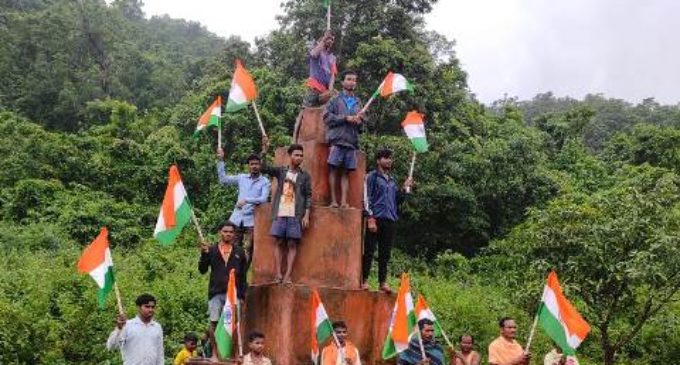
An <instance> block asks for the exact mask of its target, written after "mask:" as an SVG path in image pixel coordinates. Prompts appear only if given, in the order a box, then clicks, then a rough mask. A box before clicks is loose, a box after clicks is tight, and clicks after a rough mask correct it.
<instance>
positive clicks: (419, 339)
mask: <svg viewBox="0 0 680 365" xmlns="http://www.w3.org/2000/svg"><path fill="white" fill-rule="evenodd" d="M415 330H416V332H418V344H419V345H420V354H421V355H422V356H423V360H425V359H427V356H425V345H423V336H421V335H420V326H418V325H417V324H416V326H415Z"/></svg>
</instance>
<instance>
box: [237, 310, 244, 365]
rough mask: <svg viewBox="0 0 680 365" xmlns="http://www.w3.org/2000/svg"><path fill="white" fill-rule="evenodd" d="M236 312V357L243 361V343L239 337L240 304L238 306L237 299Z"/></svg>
mask: <svg viewBox="0 0 680 365" xmlns="http://www.w3.org/2000/svg"><path fill="white" fill-rule="evenodd" d="M236 312H238V313H237V314H236V315H237V316H238V317H237V321H236V336H238V356H239V357H240V358H241V359H243V341H242V337H241V304H239V300H238V298H237V299H236Z"/></svg>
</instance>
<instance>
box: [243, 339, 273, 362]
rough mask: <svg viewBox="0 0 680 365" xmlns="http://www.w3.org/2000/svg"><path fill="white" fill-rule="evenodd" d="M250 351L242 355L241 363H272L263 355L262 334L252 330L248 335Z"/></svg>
mask: <svg viewBox="0 0 680 365" xmlns="http://www.w3.org/2000/svg"><path fill="white" fill-rule="evenodd" d="M248 349H250V352H249V353H248V354H247V355H246V356H244V357H243V365H272V361H271V360H269V359H268V358H267V357H265V356H264V354H263V351H264V334H262V333H260V332H257V331H253V332H251V333H250V335H248Z"/></svg>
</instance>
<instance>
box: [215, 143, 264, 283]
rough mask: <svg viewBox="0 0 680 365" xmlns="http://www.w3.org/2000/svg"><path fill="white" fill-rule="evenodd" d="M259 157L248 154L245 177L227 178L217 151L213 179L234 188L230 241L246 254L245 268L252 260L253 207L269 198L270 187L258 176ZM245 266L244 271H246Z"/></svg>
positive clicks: (222, 160)
mask: <svg viewBox="0 0 680 365" xmlns="http://www.w3.org/2000/svg"><path fill="white" fill-rule="evenodd" d="M261 161H262V160H261V158H260V156H258V155H257V154H252V155H250V156H249V157H248V159H247V161H246V162H247V164H248V172H249V173H248V174H236V175H227V173H226V171H225V168H224V150H223V149H222V148H221V147H219V148H218V149H217V177H218V179H219V182H220V184H222V185H236V186H237V187H238V198H237V201H236V206H235V207H234V210H233V211H232V213H231V216H230V217H229V221H230V222H232V223H234V224H235V225H236V227H237V230H236V238H235V240H234V242H235V243H236V244H240V245H242V246H243V248H244V249H245V251H246V255H247V258H248V265H250V262H251V261H252V260H253V247H254V245H255V242H254V240H253V238H254V237H253V227H254V226H255V207H256V206H258V205H260V204H262V203H266V202H267V199H268V198H269V190H270V189H271V184H270V183H269V180H268V179H267V178H266V177H264V176H262V174H260V168H261ZM247 269H248V268H247V267H246V271H247Z"/></svg>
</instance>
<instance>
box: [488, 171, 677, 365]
mask: <svg viewBox="0 0 680 365" xmlns="http://www.w3.org/2000/svg"><path fill="white" fill-rule="evenodd" d="M678 228H680V178H679V177H678V175H676V174H675V173H672V172H670V171H668V170H665V169H659V168H653V167H649V166H641V167H637V168H633V167H626V168H623V169H622V170H621V171H619V172H618V174H617V184H616V185H615V186H613V187H610V188H605V189H602V190H600V191H598V192H597V193H594V194H582V193H571V194H566V195H564V196H562V197H559V198H557V199H555V200H554V201H552V202H550V203H549V204H548V206H547V207H546V209H544V210H539V209H532V210H531V213H530V214H529V216H528V218H527V220H526V221H525V222H524V223H522V224H520V225H519V226H517V227H516V228H515V229H514V230H513V231H512V232H511V233H510V235H509V236H508V237H507V238H505V239H503V240H499V241H497V242H494V243H493V244H492V245H491V251H490V252H491V257H490V259H491V260H490V261H489V262H488V264H489V265H491V266H490V267H493V268H494V270H496V271H497V272H502V273H503V274H502V275H495V276H494V278H495V279H496V280H500V281H501V282H504V283H507V284H508V285H510V286H511V287H513V288H517V289H520V290H517V291H516V293H517V295H519V297H520V298H522V300H523V301H524V303H525V304H524V305H525V307H526V308H527V309H528V310H530V311H533V310H535V308H536V307H537V300H538V299H539V298H540V289H541V283H542V279H543V278H544V277H545V274H546V272H547V270H549V269H551V268H553V269H555V270H557V272H558V273H559V275H560V277H561V278H562V281H563V283H564V286H565V289H566V293H567V296H568V297H570V298H571V299H572V300H573V301H575V302H576V303H577V304H578V307H579V308H580V310H581V312H582V313H583V314H584V316H585V318H586V320H587V321H589V322H590V323H591V325H592V326H593V327H594V329H595V330H594V333H593V334H592V335H591V336H597V337H599V338H598V343H599V346H600V350H601V356H602V360H603V362H604V364H606V365H610V364H614V362H615V361H616V358H617V355H619V354H622V353H624V354H625V353H626V348H627V346H629V345H630V344H631V343H632V341H633V340H634V339H635V338H636V336H638V335H639V334H640V333H641V331H642V330H643V329H645V328H646V327H647V326H648V324H649V323H650V320H653V319H654V318H657V316H659V315H660V314H661V313H663V312H664V311H665V310H667V309H668V306H669V303H672V302H673V301H675V300H677V299H678V298H679V291H680V246H679V245H678V244H679V243H680V242H679V241H680V237H678V235H677V233H676V232H677V230H678ZM592 346H594V345H592ZM627 355H628V357H629V358H630V357H632V355H633V354H631V353H628V354H627Z"/></svg>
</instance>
